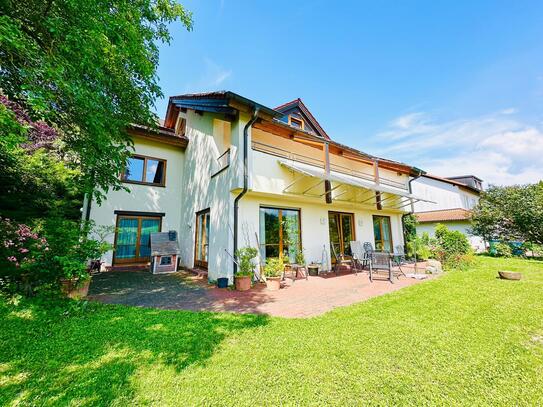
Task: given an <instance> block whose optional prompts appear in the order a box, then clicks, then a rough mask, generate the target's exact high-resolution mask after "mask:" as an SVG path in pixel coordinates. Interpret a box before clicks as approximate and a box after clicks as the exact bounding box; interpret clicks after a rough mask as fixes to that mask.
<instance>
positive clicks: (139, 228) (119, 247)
mask: <svg viewBox="0 0 543 407" xmlns="http://www.w3.org/2000/svg"><path fill="white" fill-rule="evenodd" d="M161 222H162V218H161V217H159V216H156V217H155V216H132V215H118V216H117V228H116V231H115V252H114V253H115V255H114V259H113V261H114V264H128V263H132V264H135V263H148V262H149V260H150V255H151V246H150V235H151V233H155V232H160V228H161Z"/></svg>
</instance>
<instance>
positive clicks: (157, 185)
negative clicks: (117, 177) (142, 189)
mask: <svg viewBox="0 0 543 407" xmlns="http://www.w3.org/2000/svg"><path fill="white" fill-rule="evenodd" d="M121 182H122V183H123V184H133V185H145V186H148V187H160V188H166V184H153V183H151V182H141V181H128V180H121Z"/></svg>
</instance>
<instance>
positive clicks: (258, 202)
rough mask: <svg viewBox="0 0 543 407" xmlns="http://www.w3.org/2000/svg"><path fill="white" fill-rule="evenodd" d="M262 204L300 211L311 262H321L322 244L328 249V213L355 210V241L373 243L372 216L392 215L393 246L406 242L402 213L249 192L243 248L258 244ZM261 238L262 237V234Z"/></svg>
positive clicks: (242, 216)
mask: <svg viewBox="0 0 543 407" xmlns="http://www.w3.org/2000/svg"><path fill="white" fill-rule="evenodd" d="M260 206H276V207H282V208H293V209H299V210H300V220H301V234H302V246H303V248H304V254H305V258H306V260H307V261H308V262H310V261H318V262H320V261H321V258H322V252H323V246H325V247H326V250H327V251H328V253H327V255H328V259H329V260H330V252H329V250H330V249H329V242H330V237H329V230H328V212H329V211H338V212H348V213H354V222H355V226H356V228H355V235H356V240H359V241H361V242H371V243H372V244H374V241H375V240H374V235H373V218H372V215H381V216H390V221H391V228H392V241H393V244H394V246H397V245H403V232H402V223H401V215H400V214H398V213H391V212H385V211H377V210H374V211H368V210H363V209H360V208H359V207H357V206H355V205H336V204H332V205H327V204H325V203H324V202H323V203H320V204H319V203H312V202H306V201H303V200H300V199H296V198H289V197H284V198H279V197H270V196H264V195H258V194H255V193H249V194H247V195H246V196H245V197H244V198H243V200H242V201H241V202H240V228H241V232H240V241H239V243H240V247H244V246H248V245H250V246H253V247H256V237H255V232H256V233H257V234H259V222H260V219H259V213H260V211H259V208H260ZM259 240H260V237H259Z"/></svg>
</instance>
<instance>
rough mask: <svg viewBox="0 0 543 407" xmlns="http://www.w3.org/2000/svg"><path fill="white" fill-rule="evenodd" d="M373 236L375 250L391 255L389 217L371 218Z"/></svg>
mask: <svg viewBox="0 0 543 407" xmlns="http://www.w3.org/2000/svg"><path fill="white" fill-rule="evenodd" d="M373 234H374V236H375V250H380V251H383V250H385V251H387V252H390V253H392V252H393V251H394V250H393V247H394V246H393V244H392V228H391V227H390V216H377V215H374V216H373Z"/></svg>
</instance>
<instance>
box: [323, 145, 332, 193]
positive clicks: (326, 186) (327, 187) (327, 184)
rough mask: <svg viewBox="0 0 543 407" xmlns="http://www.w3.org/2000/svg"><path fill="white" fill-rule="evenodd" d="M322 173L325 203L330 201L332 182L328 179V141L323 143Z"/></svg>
mask: <svg viewBox="0 0 543 407" xmlns="http://www.w3.org/2000/svg"><path fill="white" fill-rule="evenodd" d="M324 174H325V177H326V179H325V180H324V193H325V196H326V203H327V204H331V203H332V183H331V182H330V180H329V179H328V178H329V177H330V152H329V150H328V143H324Z"/></svg>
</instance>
